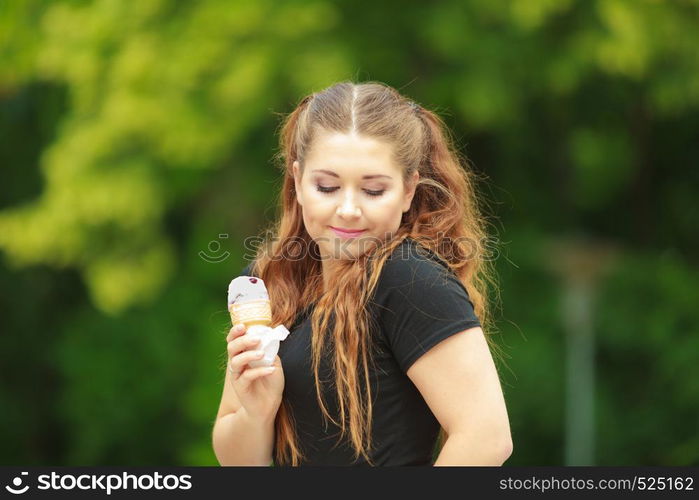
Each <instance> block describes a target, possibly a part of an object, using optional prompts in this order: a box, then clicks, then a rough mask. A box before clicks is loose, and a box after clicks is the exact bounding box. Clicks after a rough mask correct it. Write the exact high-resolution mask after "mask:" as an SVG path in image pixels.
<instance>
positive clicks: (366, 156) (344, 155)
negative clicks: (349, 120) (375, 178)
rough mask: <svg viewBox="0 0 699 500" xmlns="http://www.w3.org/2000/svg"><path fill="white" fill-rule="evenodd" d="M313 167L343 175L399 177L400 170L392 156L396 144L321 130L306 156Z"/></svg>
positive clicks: (307, 161)
mask: <svg viewBox="0 0 699 500" xmlns="http://www.w3.org/2000/svg"><path fill="white" fill-rule="evenodd" d="M306 164H307V165H308V166H309V167H310V168H311V169H325V170H331V171H333V172H336V173H337V174H339V175H340V176H348V175H352V176H354V175H362V176H364V175H377V174H384V175H390V176H391V177H396V176H397V175H399V174H400V172H401V169H400V167H399V166H398V165H396V164H395V162H394V159H393V146H392V145H391V144H389V143H388V142H385V141H381V140H378V139H375V138H373V137H369V136H365V135H358V134H353V133H349V134H345V133H340V132H327V131H318V133H317V134H316V136H315V137H314V139H313V143H312V144H311V148H310V151H309V152H308V154H307V156H306Z"/></svg>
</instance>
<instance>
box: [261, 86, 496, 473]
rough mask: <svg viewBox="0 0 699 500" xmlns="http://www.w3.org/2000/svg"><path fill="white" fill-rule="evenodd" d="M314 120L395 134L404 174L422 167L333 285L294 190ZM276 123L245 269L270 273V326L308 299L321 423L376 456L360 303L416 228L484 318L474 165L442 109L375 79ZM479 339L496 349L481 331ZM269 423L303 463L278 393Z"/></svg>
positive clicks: (489, 274)
mask: <svg viewBox="0 0 699 500" xmlns="http://www.w3.org/2000/svg"><path fill="white" fill-rule="evenodd" d="M319 129H322V130H325V131H329V132H340V133H349V132H357V133H359V134H361V135H364V136H368V137H372V138H374V139H377V140H383V141H385V142H387V143H389V144H391V145H393V153H394V155H395V160H396V163H397V164H398V165H401V166H402V167H403V169H404V170H403V173H404V175H403V180H404V183H407V182H408V179H409V178H410V176H411V175H412V174H413V173H414V172H415V171H416V170H417V171H418V172H419V174H420V180H419V182H418V184H417V187H416V191H415V195H414V197H413V200H412V204H411V207H410V209H409V210H408V211H407V212H406V213H404V214H403V218H402V220H401V224H400V227H399V228H398V230H397V231H396V232H395V233H394V234H393V235H392V237H391V238H389V239H387V240H386V241H384V242H382V243H380V244H377V245H376V246H374V247H373V248H372V249H370V250H369V251H367V252H366V253H364V254H363V255H361V256H359V257H358V258H357V259H356V260H355V259H352V260H343V261H340V262H339V263H338V266H337V268H336V269H337V274H336V275H333V286H332V287H330V289H328V290H324V286H323V277H322V263H321V259H320V253H319V250H318V247H317V245H316V243H315V242H314V241H313V240H312V239H311V237H310V236H309V234H308V233H307V232H306V230H305V227H304V224H303V218H302V212H301V207H300V205H299V204H298V203H297V201H296V193H295V188H294V178H293V170H292V165H293V163H294V161H296V160H298V162H299V163H300V165H301V173H302V172H303V166H304V159H305V158H306V156H307V155H308V152H309V147H310V146H311V144H312V141H313V137H314V134H315V133H317V131H318V130H319ZM280 132H281V133H280V150H279V152H278V155H277V159H278V160H280V165H281V168H282V169H283V176H284V180H283V186H282V189H281V193H280V198H281V199H280V200H279V202H280V208H281V213H280V217H279V218H278V219H277V221H276V222H275V223H274V225H273V227H272V228H270V229H269V230H267V231H266V234H265V236H264V237H263V240H264V242H263V244H262V245H261V246H260V248H259V249H258V252H257V255H256V257H255V261H254V262H253V266H252V270H251V271H252V272H254V273H255V274H256V275H257V276H260V277H261V278H262V279H263V280H264V281H265V283H266V284H267V288H268V291H269V296H270V301H271V303H272V304H273V308H272V309H273V311H272V312H273V324H274V325H278V324H283V325H286V326H288V327H290V326H291V325H292V324H293V323H294V321H295V319H296V317H297V315H298V313H300V312H301V311H303V310H304V309H305V308H306V307H308V306H310V305H313V304H315V307H314V308H313V312H312V315H311V327H312V339H311V353H312V366H313V371H314V375H315V386H316V395H317V399H318V403H319V405H320V408H321V410H322V412H323V415H324V418H326V422H327V419H330V420H331V421H332V422H333V423H335V425H337V426H339V427H340V428H341V434H340V439H342V438H344V437H345V436H346V435H348V438H349V442H350V443H351V445H352V448H353V449H354V453H355V460H356V459H357V458H358V457H359V455H362V456H364V457H365V459H366V460H367V462H368V463H370V464H371V460H370V457H369V452H370V450H371V423H372V404H371V401H372V396H371V388H370V384H369V383H368V381H369V373H370V370H369V366H370V362H371V359H370V358H371V355H370V352H371V349H370V347H371V339H370V328H369V324H370V322H369V317H368V312H367V302H368V300H369V298H370V297H371V295H372V293H373V292H374V289H375V287H376V284H377V282H378V279H379V275H380V273H381V269H382V267H383V265H384V263H385V261H386V259H387V258H388V257H390V255H391V253H392V252H393V250H395V249H396V247H398V245H400V244H401V243H402V242H403V241H404V240H405V239H406V238H412V239H413V240H415V241H416V242H418V243H419V244H420V245H422V246H424V247H425V248H428V249H429V250H431V251H432V252H434V253H435V254H436V255H437V256H439V257H441V258H442V259H443V260H444V261H445V262H447V263H448V265H449V266H450V267H451V269H452V270H453V271H454V273H455V274H456V276H457V277H458V278H459V280H460V281H461V282H462V283H463V284H464V286H465V287H466V290H467V291H468V293H469V296H470V298H471V300H472V302H473V305H474V309H475V312H476V314H477V316H478V317H479V319H480V321H481V324H482V326H483V329H484V331H487V330H488V329H489V326H490V324H491V320H490V317H489V314H488V309H489V307H488V298H487V287H488V286H489V285H495V281H494V272H493V270H492V265H491V264H492V262H491V261H489V260H488V258H487V254H486V241H487V240H486V237H487V234H486V231H485V227H486V224H485V219H484V218H483V217H482V215H481V213H480V210H479V204H478V203H477V199H476V196H475V190H474V181H475V176H474V173H473V172H472V171H471V170H470V168H469V165H468V162H467V161H466V160H465V158H462V157H461V156H460V155H459V154H458V152H457V151H456V148H455V147H454V146H453V141H452V137H451V135H450V133H449V132H448V129H447V127H446V126H445V125H444V124H443V122H442V121H441V119H440V118H439V117H438V116H437V115H436V114H435V113H433V112H431V111H429V110H427V109H424V108H422V107H420V106H418V105H417V104H415V103H413V102H412V101H410V100H408V99H406V98H405V97H403V96H402V95H400V94H399V93H398V92H397V91H396V90H395V89H393V88H391V87H389V86H387V85H384V84H382V83H377V82H366V83H353V82H340V83H337V84H335V85H332V86H331V87H329V88H326V89H325V90H322V91H320V92H317V93H314V94H311V95H308V96H306V97H305V98H303V99H302V100H301V102H300V103H299V105H298V106H297V107H296V109H294V110H293V111H292V112H291V113H290V114H289V115H287V116H286V118H285V119H284V120H283V123H282V127H281V131H280ZM300 248H301V249H302V251H301V253H300V254H299V249H300ZM289 256H294V258H289ZM330 325H332V331H329V330H330V329H331V328H330ZM486 339H488V342H489V344H490V345H491V347H495V348H496V349H497V346H496V345H495V344H493V343H492V340H491V339H490V338H489V336H488V335H486ZM323 353H325V355H328V356H331V358H332V368H333V373H334V376H335V387H336V391H337V398H338V402H339V416H335V417H333V416H331V415H330V413H329V412H328V410H327V408H326V406H325V403H324V402H323V398H322V396H321V394H322V390H321V387H322V385H321V384H322V383H321V381H320V380H319V376H318V372H319V364H320V359H321V355H322V354H323ZM360 379H361V380H362V381H363V382H364V383H363V384H361V385H362V386H363V390H360V389H361V388H360ZM336 418H337V419H339V422H338V421H337V420H336ZM275 434H276V435H275V448H276V454H275V457H274V461H275V464H276V465H299V463H300V462H301V461H302V460H303V459H304V453H303V450H302V449H301V447H300V445H299V442H298V439H297V435H296V433H295V426H294V420H293V415H292V413H291V408H290V406H289V405H288V403H287V402H286V401H285V400H284V398H282V403H281V405H280V407H279V411H278V412H277V416H276V419H275ZM446 437H447V436H446V433H445V431H444V429H443V428H441V429H440V432H439V437H438V440H437V443H436V448H435V450H439V449H441V447H442V445H443V443H444V441H445V439H446ZM372 465H373V464H372Z"/></svg>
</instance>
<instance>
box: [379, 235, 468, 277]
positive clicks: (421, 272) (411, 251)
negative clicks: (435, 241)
mask: <svg viewBox="0 0 699 500" xmlns="http://www.w3.org/2000/svg"><path fill="white" fill-rule="evenodd" d="M450 276H451V277H453V278H454V279H456V276H455V275H454V273H453V272H452V271H451V269H450V268H449V266H448V264H447V263H446V262H444V261H443V260H442V259H441V258H439V257H438V256H437V255H436V254H434V253H433V252H431V251H430V250H429V249H427V248H425V247H424V246H422V245H420V244H419V243H417V242H416V241H415V240H413V239H410V238H406V239H405V240H404V241H403V242H402V243H401V244H400V245H399V246H398V247H396V249H395V250H394V251H393V253H392V254H391V255H390V256H389V258H388V259H387V260H386V262H385V264H384V266H383V269H382V270H381V277H380V279H379V286H380V287H383V288H393V287H404V286H407V285H411V284H415V283H421V284H423V285H425V284H427V285H434V284H437V283H438V282H440V281H444V280H446V279H447V278H448V277H450Z"/></svg>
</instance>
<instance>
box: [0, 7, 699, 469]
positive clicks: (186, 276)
mask: <svg viewBox="0 0 699 500" xmlns="http://www.w3.org/2000/svg"><path fill="white" fill-rule="evenodd" d="M698 23H699V2H697V1H689V0H687V1H683V2H657V1H653V0H642V1H637V0H598V1H585V0H512V1H510V0H507V1H505V0H495V1H493V0H488V1H486V0H471V1H461V0H458V1H457V0H452V1H444V2H427V3H425V2H398V1H395V0H392V1H387V2H359V3H357V2H355V3H352V4H351V5H350V4H345V3H335V2H328V1H326V0H308V1H306V2H292V1H271V0H254V1H252V0H236V1H223V0H219V1H217V0H204V1H200V2H177V1H174V0H144V1H138V2H127V1H123V0H95V1H93V2H75V1H70V0H55V1H53V2H43V1H24V0H8V1H4V2H2V3H0V61H1V62H2V64H0V141H1V142H0V168H1V169H2V170H1V172H2V177H3V182H2V183H0V254H1V255H2V259H3V262H4V264H6V265H7V268H2V269H0V315H1V316H2V318H3V333H4V335H1V336H0V352H2V355H1V356H2V366H3V377H2V383H1V384H0V405H1V406H2V408H3V410H4V411H3V412H0V424H1V425H0V427H1V428H3V429H13V430H14V431H16V432H13V433H11V434H10V433H7V434H8V435H7V436H3V452H2V453H0V460H2V462H3V463H13V462H22V463H35V464H41V463H62V464H79V463H95V464H110V463H132V464H139V463H140V464H146V463H151V464H157V463H160V464H167V463H172V464H214V463H216V461H215V457H214V456H213V452H212V450H211V442H210V432H211V426H212V423H213V418H214V417H215V414H216V409H217V404H218V399H219V397H220V391H221V382H222V379H223V373H222V366H223V364H224V363H225V349H224V343H223V338H224V336H225V331H226V328H227V322H228V318H227V314H226V311H225V308H224V306H223V304H224V302H223V300H224V291H225V287H226V285H227V283H228V281H229V280H230V278H231V277H233V276H234V275H235V274H236V273H237V272H238V271H239V270H240V269H241V268H242V267H243V264H244V262H243V254H244V253H246V251H245V249H244V248H243V246H244V245H243V240H244V239H245V238H246V237H250V236H254V235H256V234H258V232H259V231H260V230H261V229H262V227H263V226H264V225H265V224H266V223H267V222H269V221H270V220H272V219H273V217H274V211H273V206H274V205H273V204H274V201H275V200H274V197H273V194H274V193H276V190H277V189H278V188H279V180H280V175H279V171H278V170H275V168H274V166H273V165H272V164H271V158H272V156H273V154H274V152H275V148H276V140H277V137H276V136H275V133H276V132H277V126H278V118H279V117H278V116H277V114H278V113H286V112H289V111H290V110H291V109H293V106H294V105H295V103H296V102H298V100H299V99H300V98H301V97H302V96H304V95H306V94H308V93H311V92H313V91H316V90H319V89H321V88H323V87H325V86H326V85H328V84H330V83H332V82H335V81H338V80H342V79H353V80H379V81H383V82H386V83H388V84H391V85H393V86H395V87H396V88H398V89H399V90H401V91H402V92H404V93H405V94H407V95H409V96H410V97H412V98H414V99H416V100H417V101H418V102H421V103H422V104H424V105H425V106H427V107H429V108H431V109H435V110H436V111H438V112H439V113H441V114H442V116H444V117H445V120H446V122H447V124H448V125H449V126H451V127H452V128H453V129H454V131H455V136H456V138H457V142H458V144H459V145H460V146H461V147H462V148H463V149H464V150H465V153H466V154H467V155H468V156H469V157H470V159H471V160H472V162H473V164H474V168H475V169H476V170H477V171H479V172H480V173H483V174H485V175H486V176H487V177H488V178H489V179H490V180H489V181H486V182H483V183H481V185H479V188H480V190H481V192H482V194H483V196H484V198H486V200H484V201H489V202H490V203H489V214H490V215H492V217H493V218H494V219H497V220H498V221H499V222H498V225H497V226H496V225H493V229H494V230H496V229H498V228H502V229H500V234H495V236H497V237H498V238H499V239H500V242H501V249H502V250H503V252H504V253H502V254H500V255H499V257H498V260H497V267H498V271H499V273H500V285H501V296H502V305H503V308H502V314H501V318H500V322H499V325H500V328H501V332H500V335H498V341H499V342H501V343H502V344H503V347H504V349H505V351H506V352H507V353H509V355H510V359H509V360H507V367H509V370H508V368H507V367H502V370H503V386H504V391H505V395H506V398H507V401H508V409H509V411H510V417H511V422H512V429H513V437H514V440H515V452H514V455H513V457H512V458H511V459H510V461H509V463H512V464H558V463H562V460H563V439H564V428H563V427H564V411H565V409H564V405H563V399H564V391H565V384H564V382H563V377H564V373H565V370H564V340H563V339H564V335H565V332H564V330H563V326H562V324H563V322H562V318H561V316H560V313H559V312H558V311H559V310H560V296H561V294H562V290H563V286H564V285H563V283H562V281H561V280H559V279H557V278H556V276H555V275H552V274H551V273H550V269H549V264H550V260H551V257H550V256H549V255H548V254H547V253H546V251H545V250H543V249H544V248H546V247H545V242H547V241H549V240H550V239H551V238H558V237H562V236H567V235H570V234H583V235H587V236H589V237H592V238H598V239H603V240H610V241H612V242H613V243H614V244H615V245H616V246H617V247H618V248H619V249H621V250H620V251H621V255H623V258H620V259H617V260H616V261H615V263H614V265H613V266H612V267H611V268H610V270H609V273H608V274H606V275H605V276H604V277H603V278H602V279H600V281H599V289H598V290H597V296H596V302H595V310H594V312H595V316H594V317H595V332H596V335H597V339H598V340H597V351H596V352H597V362H598V367H597V369H598V371H597V374H598V380H597V386H596V387H597V393H596V394H597V397H596V408H597V414H596V419H597V431H598V436H597V446H596V449H597V460H598V462H599V463H605V464H647V465H656V464H690V463H693V464H697V463H699V454H698V453H697V450H698V449H699V443H698V442H697V438H696V435H695V434H696V433H695V432H694V429H693V427H692V425H693V423H694V422H695V421H696V414H697V410H698V409H699V408H698V407H697V401H699V398H698V397H697V396H699V387H698V386H697V382H696V380H699V377H697V368H696V366H697V363H696V353H697V352H699V349H698V347H699V346H697V343H696V340H695V339H697V338H699V337H697V335H696V334H697V333H699V321H698V319H699V318H698V317H697V315H696V312H695V309H696V304H697V303H698V302H699V301H698V299H699V297H697V294H696V282H697V278H698V276H697V275H696V266H697V255H699V238H697V236H696V214H697V200H696V192H697V188H699V169H697V168H696V166H697V163H698V161H699V147H698V146H697V144H699V143H698V142H697V140H696V139H697V136H696V131H697V130H699V59H698V58H697V57H696V47H698V46H699V30H698V29H697V25H698ZM465 146H467V147H465ZM219 235H224V236H219ZM200 252H205V253H207V254H216V256H219V255H221V256H225V257H224V258H222V259H221V260H220V262H218V263H216V262H213V261H206V260H204V259H202V258H201V257H200ZM225 252H229V253H228V254H226V253H225ZM247 253H248V254H249V252H247ZM226 255H227V256H226ZM8 333H9V334H8Z"/></svg>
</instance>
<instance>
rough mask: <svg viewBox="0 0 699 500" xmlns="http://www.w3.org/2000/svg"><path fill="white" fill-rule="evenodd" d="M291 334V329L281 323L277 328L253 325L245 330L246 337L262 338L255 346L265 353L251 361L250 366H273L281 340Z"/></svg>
mask: <svg viewBox="0 0 699 500" xmlns="http://www.w3.org/2000/svg"><path fill="white" fill-rule="evenodd" d="M287 335H289V330H287V329H286V327H285V326H284V325H279V326H277V327H276V328H270V327H269V326H264V325H252V326H251V327H250V328H248V329H247V331H246V332H245V336H246V337H252V338H258V339H260V344H259V345H257V346H256V347H255V350H256V351H258V350H259V351H264V352H265V355H264V357H263V358H262V359H256V360H254V361H250V362H249V363H248V366H250V368H258V367H260V366H272V365H273V364H274V358H275V357H276V356H277V352H279V341H280V340H284V339H285V338H286V337H287Z"/></svg>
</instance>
